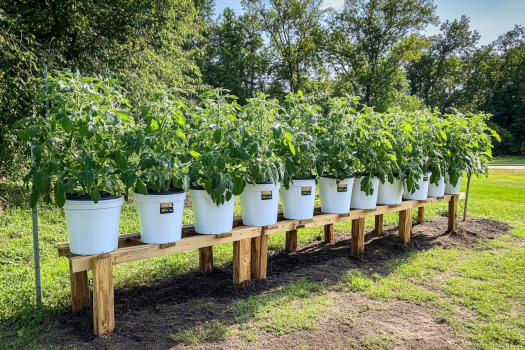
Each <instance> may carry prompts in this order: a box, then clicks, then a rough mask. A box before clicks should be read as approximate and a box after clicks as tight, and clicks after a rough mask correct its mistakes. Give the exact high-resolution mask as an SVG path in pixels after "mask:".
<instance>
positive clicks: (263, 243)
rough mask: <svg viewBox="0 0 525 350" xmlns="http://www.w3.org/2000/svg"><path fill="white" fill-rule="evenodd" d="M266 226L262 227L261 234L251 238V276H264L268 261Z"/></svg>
mask: <svg viewBox="0 0 525 350" xmlns="http://www.w3.org/2000/svg"><path fill="white" fill-rule="evenodd" d="M266 230H267V228H266V227H263V228H262V232H261V236H260V237H256V238H252V261H251V264H252V278H266V268H267V262H268V236H267V235H266Z"/></svg>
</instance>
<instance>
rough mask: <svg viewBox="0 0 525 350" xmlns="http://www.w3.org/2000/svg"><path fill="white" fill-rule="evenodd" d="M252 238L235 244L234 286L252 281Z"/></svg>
mask: <svg viewBox="0 0 525 350" xmlns="http://www.w3.org/2000/svg"><path fill="white" fill-rule="evenodd" d="M251 242H252V240H251V238H249V239H243V240H240V241H234V242H233V284H240V283H242V282H244V281H249V280H250V275H251V268H250V265H251V264H250V262H251Z"/></svg>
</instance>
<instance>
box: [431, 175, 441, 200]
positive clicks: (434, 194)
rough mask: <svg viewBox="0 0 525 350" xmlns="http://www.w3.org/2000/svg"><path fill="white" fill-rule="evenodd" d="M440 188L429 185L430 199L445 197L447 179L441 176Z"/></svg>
mask: <svg viewBox="0 0 525 350" xmlns="http://www.w3.org/2000/svg"><path fill="white" fill-rule="evenodd" d="M438 183H439V186H436V185H435V184H433V183H429V184H428V196H429V197H443V196H444V195H445V178H444V177H443V176H441V177H440V178H439V182H438Z"/></svg>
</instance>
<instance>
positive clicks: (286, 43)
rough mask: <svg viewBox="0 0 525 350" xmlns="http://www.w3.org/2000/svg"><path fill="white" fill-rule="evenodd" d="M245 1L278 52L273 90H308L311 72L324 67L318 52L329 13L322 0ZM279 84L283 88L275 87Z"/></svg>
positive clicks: (245, 6)
mask: <svg viewBox="0 0 525 350" xmlns="http://www.w3.org/2000/svg"><path fill="white" fill-rule="evenodd" d="M242 4H243V7H244V8H245V9H246V10H247V12H248V13H249V14H251V15H253V16H256V17H257V18H258V19H259V21H260V26H261V27H260V28H261V30H262V31H263V32H264V33H266V35H267V36H268V38H269V40H270V44H271V47H272V49H273V50H275V52H276V53H277V54H278V57H279V60H278V61H277V62H275V64H274V66H273V70H274V72H275V75H276V76H275V77H274V81H273V85H274V86H273V87H272V90H273V91H279V90H281V91H283V92H284V91H288V92H292V93H296V92H298V91H299V90H305V89H304V87H305V86H307V85H308V82H309V78H310V77H311V75H312V73H314V72H315V71H316V70H317V69H322V66H323V65H322V60H321V57H320V55H319V43H320V40H321V32H322V31H321V20H322V19H323V16H324V14H325V13H326V10H323V9H322V5H323V0H242ZM279 83H281V85H282V88H279V87H278V86H276V85H278V84H279ZM285 84H286V85H287V86H285ZM306 91H308V90H306Z"/></svg>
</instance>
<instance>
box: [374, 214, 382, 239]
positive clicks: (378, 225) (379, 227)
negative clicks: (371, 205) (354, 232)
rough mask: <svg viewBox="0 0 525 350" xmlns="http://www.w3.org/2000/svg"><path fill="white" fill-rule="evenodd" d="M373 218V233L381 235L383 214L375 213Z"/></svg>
mask: <svg viewBox="0 0 525 350" xmlns="http://www.w3.org/2000/svg"><path fill="white" fill-rule="evenodd" d="M375 219H376V228H375V235H376V236H382V235H383V214H380V215H376V216H375Z"/></svg>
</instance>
